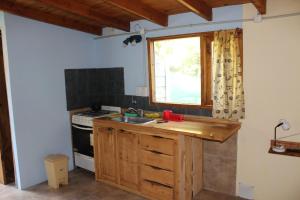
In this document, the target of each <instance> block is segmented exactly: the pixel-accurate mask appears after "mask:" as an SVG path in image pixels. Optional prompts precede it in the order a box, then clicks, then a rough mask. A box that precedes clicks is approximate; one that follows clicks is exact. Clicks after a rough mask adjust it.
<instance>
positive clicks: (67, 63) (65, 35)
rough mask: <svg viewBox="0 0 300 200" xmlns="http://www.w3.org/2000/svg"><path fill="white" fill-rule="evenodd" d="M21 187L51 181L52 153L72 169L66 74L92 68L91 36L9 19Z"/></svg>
mask: <svg viewBox="0 0 300 200" xmlns="http://www.w3.org/2000/svg"><path fill="white" fill-rule="evenodd" d="M4 17H5V29H6V33H5V36H6V40H7V53H8V60H9V64H8V65H9V70H7V71H6V73H9V79H10V87H11V98H10V99H9V101H10V102H11V103H12V107H13V112H12V113H11V115H13V120H14V125H13V126H14V127H13V129H12V130H13V133H12V134H13V137H14V141H13V142H14V144H15V145H14V153H15V154H16V155H15V159H16V158H18V160H17V161H18V162H16V170H17V180H18V181H19V182H18V186H19V187H20V188H27V187H29V186H32V185H35V184H37V183H40V182H42V181H45V180H46V174H45V170H44V163H43V159H44V157H45V156H46V155H47V154H52V153H63V154H66V155H68V156H69V158H70V160H69V163H70V165H69V167H70V169H72V168H73V164H72V163H73V160H72V148H71V133H70V123H69V115H68V112H67V111H66V97H65V83H64V69H65V68H74V67H81V68H82V67H92V62H91V61H92V45H93V42H94V40H93V37H94V36H92V35H89V34H85V33H81V32H77V31H73V30H70V29H66V28H62V27H58V26H53V25H49V24H45V23H41V22H37V21H33V20H29V19H25V18H21V17H17V16H14V15H10V14H5V16H4Z"/></svg>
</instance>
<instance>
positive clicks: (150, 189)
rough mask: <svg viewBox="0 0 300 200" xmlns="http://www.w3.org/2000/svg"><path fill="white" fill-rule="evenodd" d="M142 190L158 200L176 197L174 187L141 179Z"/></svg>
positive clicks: (169, 199) (168, 199)
mask: <svg viewBox="0 0 300 200" xmlns="http://www.w3.org/2000/svg"><path fill="white" fill-rule="evenodd" d="M141 192H142V193H143V194H144V195H147V196H150V197H152V198H154V199H157V200H171V199H174V190H173V188H171V187H168V186H164V185H161V184H159V183H155V182H152V181H147V180H144V181H141Z"/></svg>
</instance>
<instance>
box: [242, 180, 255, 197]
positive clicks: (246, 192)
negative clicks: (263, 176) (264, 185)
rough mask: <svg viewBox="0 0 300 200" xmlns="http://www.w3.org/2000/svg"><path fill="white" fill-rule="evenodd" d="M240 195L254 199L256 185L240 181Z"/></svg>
mask: <svg viewBox="0 0 300 200" xmlns="http://www.w3.org/2000/svg"><path fill="white" fill-rule="evenodd" d="M239 196H240V197H242V198H245V199H249V200H252V199H254V186H253V185H248V184H245V183H239Z"/></svg>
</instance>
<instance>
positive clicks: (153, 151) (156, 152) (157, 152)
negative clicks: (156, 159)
mask: <svg viewBox="0 0 300 200" xmlns="http://www.w3.org/2000/svg"><path fill="white" fill-rule="evenodd" d="M150 152H152V153H155V154H162V153H161V152H159V151H155V150H150Z"/></svg>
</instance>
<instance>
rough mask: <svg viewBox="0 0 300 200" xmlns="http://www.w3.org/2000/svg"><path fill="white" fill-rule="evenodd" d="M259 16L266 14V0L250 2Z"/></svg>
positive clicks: (252, 0)
mask: <svg viewBox="0 0 300 200" xmlns="http://www.w3.org/2000/svg"><path fill="white" fill-rule="evenodd" d="M251 2H252V3H253V4H254V6H255V7H256V9H257V10H258V12H259V13H260V14H261V15H264V14H266V13H267V0H251Z"/></svg>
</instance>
